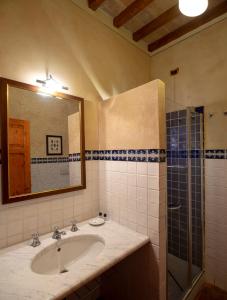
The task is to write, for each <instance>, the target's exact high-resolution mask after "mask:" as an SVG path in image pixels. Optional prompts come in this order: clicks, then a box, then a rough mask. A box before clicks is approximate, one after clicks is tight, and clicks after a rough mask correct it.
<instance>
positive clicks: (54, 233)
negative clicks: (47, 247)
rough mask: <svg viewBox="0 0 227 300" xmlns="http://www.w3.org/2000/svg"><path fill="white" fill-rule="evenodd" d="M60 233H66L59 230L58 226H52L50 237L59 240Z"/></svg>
mask: <svg viewBox="0 0 227 300" xmlns="http://www.w3.org/2000/svg"><path fill="white" fill-rule="evenodd" d="M62 235H66V232H65V231H60V230H59V227H58V226H54V232H53V235H52V239H55V240H60V239H61V236H62Z"/></svg>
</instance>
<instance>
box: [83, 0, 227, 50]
mask: <svg viewBox="0 0 227 300" xmlns="http://www.w3.org/2000/svg"><path fill="white" fill-rule="evenodd" d="M189 1H190V0H189ZM88 6H89V7H90V8H91V9H92V10H94V11H95V10H97V9H101V10H103V11H104V12H105V13H107V14H108V15H110V16H111V17H112V18H113V25H114V26H115V27H116V28H120V27H122V26H124V27H125V28H127V29H128V30H129V31H131V32H132V39H133V40H134V41H135V42H138V41H140V40H143V41H144V42H145V43H146V44H147V49H148V51H150V52H153V51H155V50H158V49H159V48H161V47H163V46H165V45H167V44H168V43H170V42H173V41H174V40H176V39H178V38H180V37H182V36H184V35H186V34H188V33H189V32H191V31H193V30H195V29H197V28H198V27H200V26H202V25H204V24H206V23H208V22H210V21H212V20H213V19H215V18H217V17H219V16H221V15H223V14H225V13H227V0H209V7H208V10H207V11H206V12H205V13H204V14H202V15H201V16H198V17H195V18H190V17H186V16H184V15H182V14H181V12H180V11H179V9H178V0H88Z"/></svg>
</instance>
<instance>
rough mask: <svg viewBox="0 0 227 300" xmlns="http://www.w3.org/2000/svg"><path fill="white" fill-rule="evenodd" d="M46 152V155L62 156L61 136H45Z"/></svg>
mask: <svg viewBox="0 0 227 300" xmlns="http://www.w3.org/2000/svg"><path fill="white" fill-rule="evenodd" d="M46 152H47V155H62V154H63V149H62V136H60V135H47V136H46Z"/></svg>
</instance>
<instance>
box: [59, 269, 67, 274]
mask: <svg viewBox="0 0 227 300" xmlns="http://www.w3.org/2000/svg"><path fill="white" fill-rule="evenodd" d="M67 272H69V270H67V269H64V270H61V271H60V274H63V273H67Z"/></svg>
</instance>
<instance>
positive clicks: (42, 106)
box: [8, 87, 79, 157]
mask: <svg viewBox="0 0 227 300" xmlns="http://www.w3.org/2000/svg"><path fill="white" fill-rule="evenodd" d="M8 94H9V102H8V106H9V118H14V119H19V120H27V121H29V124H30V150H31V157H44V156H46V135H60V136H62V144H63V155H68V153H69V139H68V116H69V115H71V114H73V113H74V112H76V111H78V108H79V103H78V102H76V101H71V100H60V99H56V98H54V97H43V96H41V95H38V94H36V93H34V92H31V91H25V90H22V89H18V88H14V87H10V88H9V93H8ZM76 129H77V128H76V127H74V130H75V131H76ZM74 134H75V133H74Z"/></svg>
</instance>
